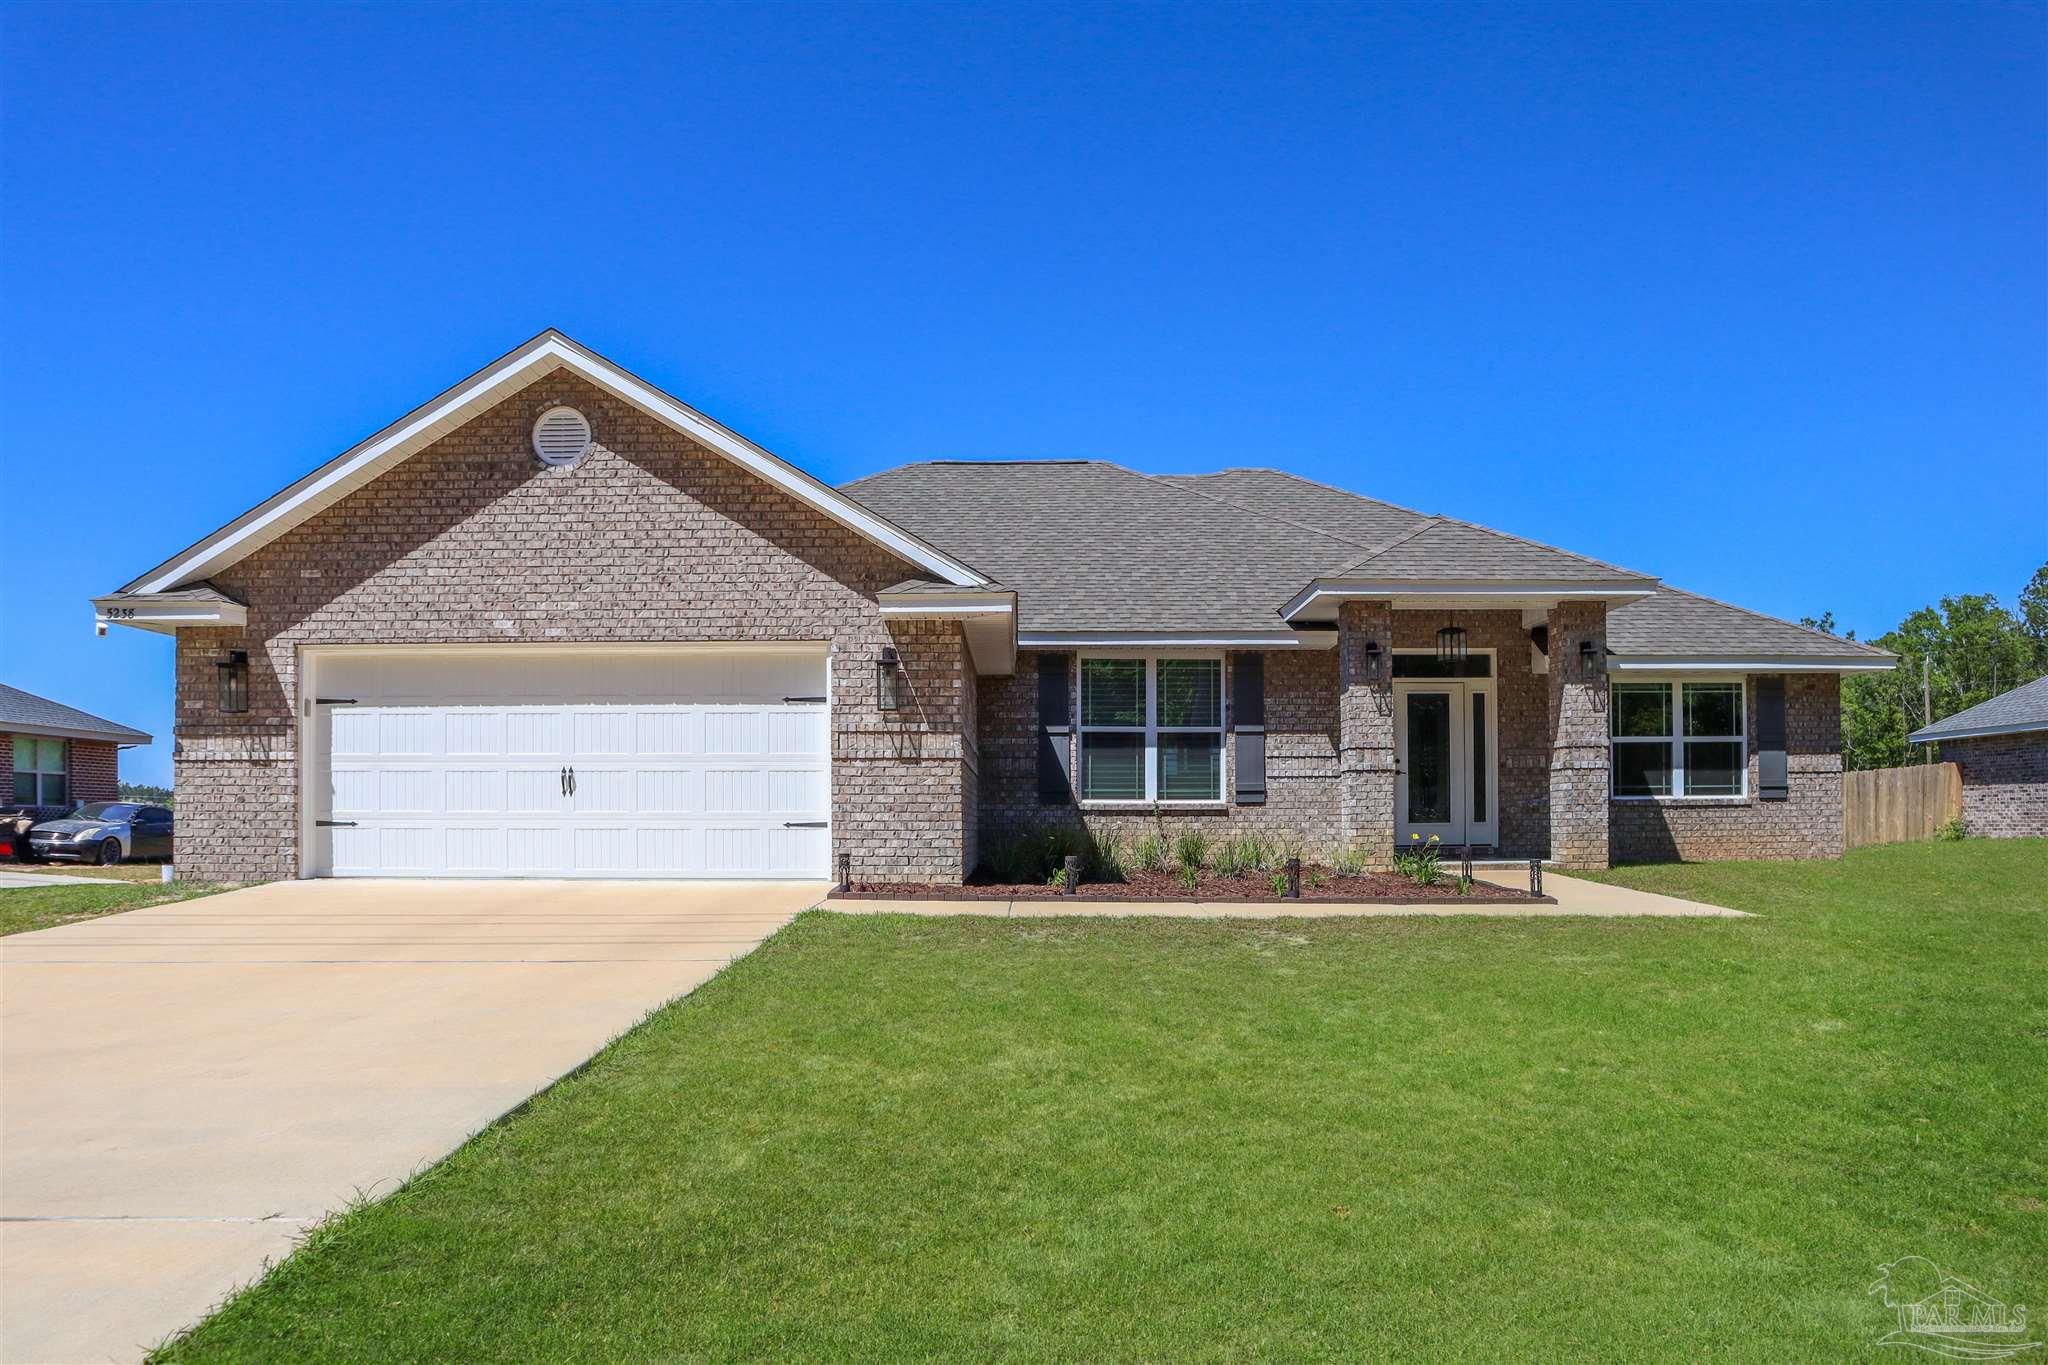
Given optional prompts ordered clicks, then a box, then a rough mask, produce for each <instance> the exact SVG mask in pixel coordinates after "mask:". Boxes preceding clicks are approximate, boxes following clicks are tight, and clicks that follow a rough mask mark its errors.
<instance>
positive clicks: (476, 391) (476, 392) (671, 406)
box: [121, 330, 989, 593]
mask: <svg viewBox="0 0 2048 1365" xmlns="http://www.w3.org/2000/svg"><path fill="white" fill-rule="evenodd" d="M557 369H566V370H569V371H571V372H573V373H575V374H577V375H580V376H581V377H583V378H584V379H587V380H589V381H590V382H591V383H593V384H595V385H597V386H598V387H599V388H601V389H603V390H605V391H606V392H608V393H611V394H613V395H614V396H616V397H618V398H622V399H624V400H625V401H626V402H629V403H631V404H633V405H634V406H635V407H637V408H639V409H640V410H641V411H643V412H645V413H647V414H648V415H649V416H651V417H654V418H656V419H658V420H659V421H662V422H665V423H667V424H668V425H669V426H671V427H673V428H675V429H676V430H677V431H680V432H682V433H683V434H684V435H685V436H688V437H690V438H691V439H692V440H695V441H697V442H699V443H701V444H703V445H704V446H706V447H708V448H710V449H711V450H714V451H716V452H718V453H719V454H720V455H722V456H724V457H725V458H726V459H728V460H731V461H732V462H733V463H734V464H736V465H739V466H740V467H741V468H742V469H745V470H747V471H749V472H750V473H752V474H754V475H756V476H758V477H759V478H761V479H763V480H765V481H767V482H768V483H771V484H773V485H775V486H776V487H777V488H780V489H782V490H783V491H784V492H785V493H788V494H789V495H790V496H791V497H794V498H796V499H797V500H798V501H799V502H802V503H804V504H805V505H807V506H809V507H811V508H813V509H815V510H817V511H819V512H821V513H823V514H824V515H826V516H828V517H830V518H831V519H832V520H834V521H836V522H838V523H839V524H840V525H842V526H844V527H846V528H847V529H848V530H850V531H854V532H856V533H857V534H859V535H862V536H865V537H867V538H868V539H869V540H871V541H873V542H874V543H875V544H877V545H880V546H882V547H883V548H884V549H886V550H889V551H891V552H892V553H894V554H896V555H899V556H901V557H902V558H903V559H905V560H907V561H908V562H909V563H912V564H915V565H917V566H918V567H919V568H921V569H925V570H927V571H929V572H931V573H933V574H936V575H937V576H938V577H940V578H942V579H944V580H945V581H947V582H948V583H957V584H960V585H961V586H963V587H979V586H981V585H982V584H984V583H987V582H988V581H989V580H988V579H986V578H984V577H983V576H982V575H980V574H978V573H976V572H975V571H974V570H973V569H971V568H969V567H968V566H967V565H965V564H962V563H961V562H960V561H958V560H956V559H954V558H952V557H951V556H949V555H945V554H942V553H940V552H939V551H938V550H936V549H934V548H933V547H932V546H930V545H927V544H926V543H925V542H923V541H922V540H919V539H918V538H917V537H916V536H913V535H911V534H910V533H909V532H907V531H905V530H903V529H901V528H900V527H898V526H895V525H893V524H891V523H890V522H888V521H885V520H883V519H882V518H881V517H878V516H876V515H875V514H874V513H873V512H870V511H869V510H868V509H867V508H865V507H862V506H861V505H860V504H859V503H857V502H855V501H854V500H853V499H851V498H849V497H847V496H846V495H845V494H843V493H841V492H839V491H838V490H836V489H834V488H831V487H829V486H828V485H826V484H823V483H820V482H818V480H816V479H814V478H812V477H811V476H810V475H808V474H806V473H804V472H803V471H802V470H800V469H798V468H796V467H795V466H794V465H792V464H790V463H788V462H787V461H786V460H781V459H778V458H776V457H775V456H773V455H771V454H769V453H768V452H767V451H765V450H763V449H762V448H761V447H759V446H757V445H755V444H754V443H753V442H752V441H749V440H747V439H746V438H745V437H743V436H740V435H738V434H737V433H735V432H732V431H728V430H727V429H726V428H724V427H722V426H720V425H719V424H718V423H716V422H714V421H712V420H711V419H710V418H708V417H706V416H705V415H704V414H703V413H701V412H698V411H696V410H695V409H693V408H690V407H687V406H685V405H684V404H682V403H679V402H677V401H676V400H675V399H673V398H671V397H669V396H668V395H667V394H665V393H663V392H662V391H661V390H659V389H657V388H655V387H654V386H653V385H651V384H648V383H645V382H644V381H642V380H640V379H639V378H637V377H635V376H634V375H631V374H628V373H627V372H626V371H625V370H622V369H620V368H619V367H618V366H616V365H614V364H612V363H611V362H610V361H608V360H606V359H605V358H604V357H603V356H600V355H598V354H597V353H596V352H594V351H590V350H586V349H585V348H584V347H582V346H579V345H577V344H576V343H575V342H573V341H571V340H570V339H569V338H568V337H565V336H563V335H562V334H561V333H560V332H557V331H553V330H549V331H546V332H543V333H541V334H540V335H539V336H537V337H535V338H534V339H533V340H532V341H529V342H527V343H526V344H525V345H524V346H521V347H520V348H519V349H517V350H515V351H513V352H512V353H511V354H510V355H507V356H505V357H504V358H502V359H500V360H497V361H494V362H493V363H491V364H490V365H487V366H485V367H484V368H483V369H481V370H479V371H477V373H475V374H473V375H471V376H470V377H469V378H467V379H465V380H463V381H462V382H461V383H459V384H457V385H455V386H454V387H453V388H451V389H449V390H448V391H447V392H446V393H443V394H441V395H440V396H439V397H438V398H434V399H432V400H431V401H429V402H428V403H427V404H426V405H424V406H423V407H419V408H415V409H414V410H413V411H411V412H409V413H407V414H406V415H405V416H404V417H401V418H399V419H398V420H397V421H396V422H394V423H392V424H391V425H390V426H388V427H386V428H384V430H382V431H380V432H378V433H377V434H376V435H374V436H372V437H370V439H368V440H367V441H364V442H362V443H361V444H360V445H357V446H355V447H353V448H351V449H349V450H346V451H343V452H342V453H341V454H340V455H337V456H336V457H335V458H334V459H332V460H329V461H328V462H327V463H326V464H324V465H322V466H321V467H320V468H318V469H316V470H314V471H313V472H312V473H311V474H308V475H307V476H306V477H305V478H303V479H300V480H299V481H298V482H297V483H295V484H293V485H292V486H291V487H289V488H287V489H285V490H284V491H283V492H281V493H278V494H276V495H275V496H274V497H271V498H270V499H268V500H267V501H265V502H263V503H261V504H259V505H258V506H256V507H253V508H251V509H250V510H249V511H247V512H244V513H243V514H242V515H241V516H239V517H237V518H235V519H234V520H233V521H231V522H229V523H228V524H227V525H226V526H223V527H222V528H221V529H220V530H218V531H215V532H214V533H213V534H212V535H210V536H208V537H207V538H206V539H204V540H202V541H200V542H199V543H198V544H196V545H193V546H191V547H190V548H189V549H185V550H182V551H180V552H179V553H178V554H176V555H174V556H172V557H171V558H170V559H167V560H165V561H164V562H163V563H162V564H159V565H157V567H155V568H154V569H151V570H150V571H149V572H148V573H146V574H144V575H142V577H140V578H137V579H135V580H134V581H133V582H131V583H129V584H127V585H126V586H125V587H123V588H122V589H121V591H122V592H124V593H157V592H164V591H166V590H168V589H171V588H175V587H178V586H180V585H181V584H185V583H189V582H191V581H192V580H194V579H199V578H204V577H206V576H207V575H208V574H211V573H216V572H218V571H219V570H221V569H223V568H226V567H227V566H228V565H230V564H233V563H235V562H237V561H238V560H241V559H243V558H245V557H246V556H248V555H250V554H253V553H254V552H255V551H256V550H258V549H260V548H262V547H263V546H264V545H267V544H269V543H270V542H271V541H273V540H275V539H277V538H278V537H279V536H281V535H283V534H284V533H285V532H286V531H289V530H291V529H292V528H293V527H294V526H297V525H298V524H299V523H301V522H303V521H305V520H306V519H307V518H308V517H311V516H312V515H313V514H314V513H315V512H318V511H319V510H320V509H321V508H323V507H326V506H328V505H330V504H331V503H334V502H336V501H338V500H339V499H341V498H343V497H345V496H346V495H348V494H349V493H352V492H354V491H355V490H356V489H358V488H360V487H362V486H363V485H364V484H366V483H368V482H370V480H372V479H374V478H376V477H377V476H378V475H379V474H382V473H384V472H385V471H386V470H388V469H390V468H391V467H393V466H394V465H397V464H399V463H400V462H402V461H404V460H405V459H407V458H408V457H410V456H412V455H415V454H417V453H418V452H419V451H421V450H423V449H425V448H426V447H427V446H428V445H429V444H431V443H432V442H434V441H436V440H438V439H439V438H440V437H442V436H445V435H447V434H448V433H449V432H450V431H453V430H454V429H455V428H456V427H458V426H460V425H462V423H464V422H466V421H468V420H469V419H470V418H472V417H474V416H475V415H476V414H477V413H479V412H482V411H483V410H484V409H486V408H488V407H490V406H491V405H492V404H494V403H496V402H497V401H499V400H500V399H502V398H504V397H506V396H508V395H510V394H512V393H514V392H517V391H518V390H520V389H523V388H525V387H526V386H527V385H528V384H531V383H532V382H533V381H534V380H536V379H539V378H540V377H541V376H542V375H545V374H548V373H550V372H552V371H554V370H557Z"/></svg>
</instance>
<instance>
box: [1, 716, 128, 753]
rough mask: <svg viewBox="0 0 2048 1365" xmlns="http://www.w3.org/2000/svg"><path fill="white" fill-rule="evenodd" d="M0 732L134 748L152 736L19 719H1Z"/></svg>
mask: <svg viewBox="0 0 2048 1365" xmlns="http://www.w3.org/2000/svg"><path fill="white" fill-rule="evenodd" d="M0 733H4V734H10V735H36V736H39V737H41V738H43V739H89V740H96V741H98V742H99V743H101V744H111V745H113V746H114V747H116V748H118V749H133V748H136V747H138V746H140V745H144V744H148V743H150V742H151V741H150V737H149V736H148V735H147V734H145V733H144V732H142V731H141V730H123V731H121V732H120V733H119V734H108V733H107V732H106V731H105V730H80V729H75V728H73V727H72V726H69V725H28V724H24V723H22V722H18V721H0Z"/></svg>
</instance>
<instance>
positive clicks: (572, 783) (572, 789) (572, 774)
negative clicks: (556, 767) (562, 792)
mask: <svg viewBox="0 0 2048 1365" xmlns="http://www.w3.org/2000/svg"><path fill="white" fill-rule="evenodd" d="M575 794H576V766H575V765H574V764H573V763H572V764H570V765H569V795H571V796H574V795H575Z"/></svg>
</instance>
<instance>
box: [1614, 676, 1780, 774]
mask: <svg viewBox="0 0 2048 1365" xmlns="http://www.w3.org/2000/svg"><path fill="white" fill-rule="evenodd" d="M1609 692H1610V695H1609V698H1608V709H1607V714H1608V720H1609V727H1608V731H1609V734H1610V736H1611V739H1612V745H1613V762H1612V765H1611V766H1612V771H1613V775H1614V784H1613V790H1614V794H1615V795H1616V796H1619V797H1651V796H1742V795H1744V794H1745V793H1746V791H1747V788H1748V782H1747V778H1748V774H1749V744H1748V740H1747V738H1746V732H1745V729H1744V723H1743V700H1742V694H1743V685H1742V683H1740V682H1617V683H1614V684H1612V685H1611V686H1610V689H1609Z"/></svg>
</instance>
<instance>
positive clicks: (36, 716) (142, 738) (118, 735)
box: [0, 683, 149, 744]
mask: <svg viewBox="0 0 2048 1365" xmlns="http://www.w3.org/2000/svg"><path fill="white" fill-rule="evenodd" d="M0 731H6V732H10V733H18V734H31V735H67V736H87V737H91V738H94V739H110V740H113V741H114V742H115V743H117V744H147V743H149V736H148V735H146V734H144V733H143V732H142V731H140V730H132V729H130V728H129V727H127V726H125V725H116V724H115V723H114V722H113V721H110V720H103V719H101V718H100V717H98V716H95V715H90V714H88V713H86V712H84V711H81V710H79V709H78V708H77V707H75V706H66V705H64V704H63V703H62V702H55V701H51V700H50V699H49V698H48V697H39V696H37V695H36V694H35V693H33V692H24V691H22V690H21V689H20V688H18V687H9V686H8V685H7V684H5V683H0Z"/></svg>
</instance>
